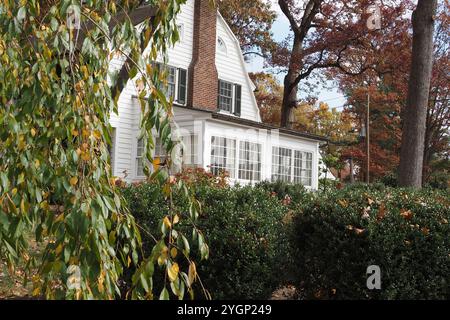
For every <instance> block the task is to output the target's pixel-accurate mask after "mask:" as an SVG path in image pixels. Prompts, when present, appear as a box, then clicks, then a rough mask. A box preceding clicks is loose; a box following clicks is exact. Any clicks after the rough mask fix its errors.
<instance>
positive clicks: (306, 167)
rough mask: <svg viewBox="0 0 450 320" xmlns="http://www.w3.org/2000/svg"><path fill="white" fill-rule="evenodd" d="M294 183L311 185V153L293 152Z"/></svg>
mask: <svg viewBox="0 0 450 320" xmlns="http://www.w3.org/2000/svg"><path fill="white" fill-rule="evenodd" d="M294 182H295V183H301V184H303V185H305V186H311V185H312V153H310V152H302V151H295V160H294Z"/></svg>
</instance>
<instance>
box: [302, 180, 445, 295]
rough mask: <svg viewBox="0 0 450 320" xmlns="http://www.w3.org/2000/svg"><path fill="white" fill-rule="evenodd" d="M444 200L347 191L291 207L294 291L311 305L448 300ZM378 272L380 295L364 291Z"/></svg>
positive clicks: (424, 194) (436, 195)
mask: <svg viewBox="0 0 450 320" xmlns="http://www.w3.org/2000/svg"><path fill="white" fill-rule="evenodd" d="M449 199H450V198H449V194H448V193H444V192H437V191H431V190H423V191H420V192H417V191H412V190H404V189H403V190H402V189H393V188H386V187H383V186H380V185H378V186H373V187H372V188H370V190H368V189H367V187H366V186H354V187H348V188H345V189H343V190H334V191H331V192H328V193H326V194H321V195H318V196H316V197H315V199H314V200H313V201H311V202H308V203H303V204H300V205H299V209H298V214H297V215H296V219H295V232H294V239H295V240H294V242H295V245H294V246H295V247H296V250H297V252H296V254H295V264H296V265H297V267H298V270H299V273H298V274H297V279H298V281H297V284H298V285H299V286H301V288H302V289H303V294H304V296H305V297H306V298H311V299H317V298H319V299H449V298H450V276H449V275H450V225H449V220H450V209H449V206H450V201H449ZM370 265H377V266H379V267H380V269H381V290H369V289H368V288H367V286H366V281H367V278H368V274H366V272H367V267H368V266H370Z"/></svg>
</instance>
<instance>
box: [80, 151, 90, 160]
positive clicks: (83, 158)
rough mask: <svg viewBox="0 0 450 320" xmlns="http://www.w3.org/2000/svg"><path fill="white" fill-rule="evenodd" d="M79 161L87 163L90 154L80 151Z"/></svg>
mask: <svg viewBox="0 0 450 320" xmlns="http://www.w3.org/2000/svg"><path fill="white" fill-rule="evenodd" d="M81 159H82V160H83V161H89V160H90V159H91V156H90V154H89V153H88V152H86V151H82V152H81Z"/></svg>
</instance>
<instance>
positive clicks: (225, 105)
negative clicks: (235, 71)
mask: <svg viewBox="0 0 450 320" xmlns="http://www.w3.org/2000/svg"><path fill="white" fill-rule="evenodd" d="M218 89H219V91H218V99H217V103H218V109H219V110H221V111H225V112H229V113H232V114H234V115H236V116H238V117H239V116H240V115H241V100H242V86H241V85H239V84H233V83H231V82H227V81H223V80H219V88H218Z"/></svg>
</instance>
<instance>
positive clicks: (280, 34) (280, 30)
mask: <svg viewBox="0 0 450 320" xmlns="http://www.w3.org/2000/svg"><path fill="white" fill-rule="evenodd" d="M271 2H272V7H273V9H274V10H275V11H276V12H277V14H278V18H277V20H276V21H275V23H274V24H273V26H272V32H273V35H274V39H275V40H276V41H282V40H284V39H285V38H286V37H287V36H288V35H289V34H290V32H291V31H290V27H289V21H288V20H287V18H286V17H285V16H284V14H283V13H282V12H281V9H280V7H279V6H278V1H277V0H271ZM263 70H264V60H263V59H262V58H260V57H253V58H252V60H251V61H250V62H249V63H247V71H248V72H259V71H263ZM277 78H278V80H279V81H280V83H283V78H284V74H280V75H279V76H277ZM327 87H331V89H330V88H320V89H319V96H318V98H319V101H322V102H326V103H327V104H328V105H329V106H330V107H331V108H341V107H343V105H344V104H345V102H346V99H345V97H343V95H342V93H341V92H339V90H338V89H337V88H336V85H333V83H332V82H328V83H327ZM333 87H334V89H333ZM300 91H301V87H300ZM300 96H301V93H300Z"/></svg>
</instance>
